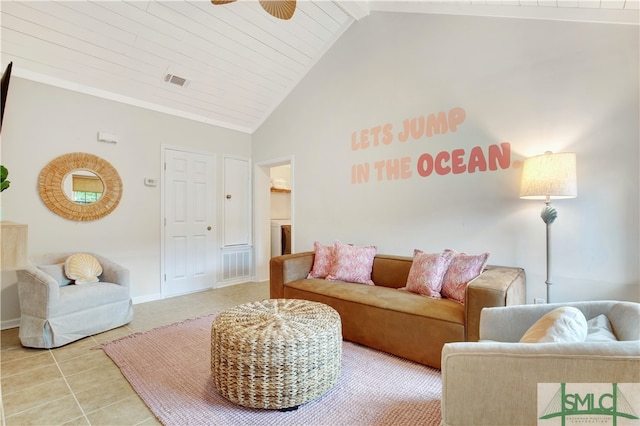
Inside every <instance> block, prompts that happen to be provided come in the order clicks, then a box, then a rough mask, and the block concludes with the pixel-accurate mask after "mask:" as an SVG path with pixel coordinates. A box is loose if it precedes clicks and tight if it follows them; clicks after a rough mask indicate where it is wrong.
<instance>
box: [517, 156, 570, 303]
mask: <svg viewBox="0 0 640 426" xmlns="http://www.w3.org/2000/svg"><path fill="white" fill-rule="evenodd" d="M577 195H578V189H577V183H576V155H575V154H574V153H572V152H563V153H557V154H554V153H552V152H550V151H547V152H545V153H544V154H543V155H537V156H535V157H530V158H527V159H526V160H524V164H523V166H522V180H521V182H520V198H523V199H527V200H544V202H545V206H544V208H543V209H542V213H540V217H542V221H543V222H544V223H545V224H546V225H547V280H546V281H545V283H546V284H547V303H550V302H551V294H550V293H551V292H550V289H551V235H550V234H551V224H552V223H553V221H554V220H555V219H556V217H558V212H557V211H556V209H554V208H553V207H551V200H557V199H563V198H575V197H576V196H577Z"/></svg>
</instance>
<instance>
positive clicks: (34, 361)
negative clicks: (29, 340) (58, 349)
mask: <svg viewBox="0 0 640 426" xmlns="http://www.w3.org/2000/svg"><path fill="white" fill-rule="evenodd" d="M54 363H55V361H54V359H53V357H52V356H51V353H50V352H49V351H48V350H44V351H42V352H39V353H37V354H35V355H32V356H31V355H30V356H28V357H26V358H18V359H14V360H12V361H7V362H3V363H2V364H0V372H2V377H9V376H11V375H13V374H19V373H24V372H25V371H27V370H32V369H34V368H40V367H44V366H47V365H51V364H54Z"/></svg>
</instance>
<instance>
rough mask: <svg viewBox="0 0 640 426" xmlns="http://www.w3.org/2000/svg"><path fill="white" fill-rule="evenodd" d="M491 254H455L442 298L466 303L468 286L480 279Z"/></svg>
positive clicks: (446, 277)
mask: <svg viewBox="0 0 640 426" xmlns="http://www.w3.org/2000/svg"><path fill="white" fill-rule="evenodd" d="M488 259H489V253H482V254H480V255H476V256H474V255H469V254H466V253H455V255H454V256H453V258H452V259H451V263H450V264H449V269H447V273H446V274H445V275H444V279H443V282H442V291H441V293H442V296H443V297H446V298H448V299H452V300H455V301H456V302H459V303H464V298H465V292H466V289H467V284H469V282H470V281H472V280H473V279H475V278H476V277H478V276H479V275H480V274H481V273H482V271H483V270H484V267H485V266H486V265H487V260H488Z"/></svg>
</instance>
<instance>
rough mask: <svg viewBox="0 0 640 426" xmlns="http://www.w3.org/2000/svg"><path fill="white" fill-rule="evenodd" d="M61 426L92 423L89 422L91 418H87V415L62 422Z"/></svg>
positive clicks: (89, 425) (78, 425)
mask: <svg viewBox="0 0 640 426" xmlns="http://www.w3.org/2000/svg"><path fill="white" fill-rule="evenodd" d="M61 426H91V423H89V419H87V418H86V417H85V416H81V417H76V418H75V419H72V420H69V421H68V422H65V423H62V425H61Z"/></svg>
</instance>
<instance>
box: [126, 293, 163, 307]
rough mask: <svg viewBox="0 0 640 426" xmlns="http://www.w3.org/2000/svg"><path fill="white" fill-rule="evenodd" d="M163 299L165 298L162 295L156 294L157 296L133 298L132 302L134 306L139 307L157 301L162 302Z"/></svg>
mask: <svg viewBox="0 0 640 426" xmlns="http://www.w3.org/2000/svg"><path fill="white" fill-rule="evenodd" d="M162 299H163V297H162V294H161V293H155V294H150V295H148V296H138V297H133V298H132V299H131V300H132V302H133V304H134V305H137V304H140V303H147V302H154V301H156V300H162Z"/></svg>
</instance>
